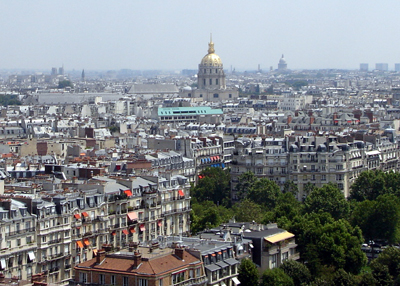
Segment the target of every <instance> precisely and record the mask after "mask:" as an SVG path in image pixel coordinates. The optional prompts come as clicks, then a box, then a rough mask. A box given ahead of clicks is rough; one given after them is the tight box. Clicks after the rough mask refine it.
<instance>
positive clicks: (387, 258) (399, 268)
mask: <svg viewBox="0 0 400 286" xmlns="http://www.w3.org/2000/svg"><path fill="white" fill-rule="evenodd" d="M377 264H381V265H385V266H386V267H387V268H388V271H389V274H390V275H391V276H392V277H398V276H399V275H400V249H398V248H396V247H388V248H386V249H385V250H384V251H383V252H382V253H381V254H379V256H378V258H376V259H374V260H373V261H372V262H371V268H372V269H375V268H378V267H377Z"/></svg>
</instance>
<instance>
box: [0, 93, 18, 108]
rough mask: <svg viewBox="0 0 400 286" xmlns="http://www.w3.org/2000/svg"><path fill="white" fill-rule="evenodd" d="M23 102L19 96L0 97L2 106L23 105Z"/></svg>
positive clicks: (4, 95) (7, 95) (2, 95)
mask: <svg viewBox="0 0 400 286" xmlns="http://www.w3.org/2000/svg"><path fill="white" fill-rule="evenodd" d="M21 104H22V102H21V101H20V100H19V98H18V96H17V95H15V94H1V95H0V105H1V106H8V105H21Z"/></svg>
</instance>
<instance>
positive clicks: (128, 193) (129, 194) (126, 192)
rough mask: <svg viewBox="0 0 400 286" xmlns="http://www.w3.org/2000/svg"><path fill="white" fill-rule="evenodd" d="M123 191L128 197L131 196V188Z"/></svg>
mask: <svg viewBox="0 0 400 286" xmlns="http://www.w3.org/2000/svg"><path fill="white" fill-rule="evenodd" d="M124 193H125V194H126V195H127V196H128V197H131V196H132V192H131V190H125V191H124Z"/></svg>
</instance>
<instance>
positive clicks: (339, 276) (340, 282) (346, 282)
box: [332, 269, 357, 286]
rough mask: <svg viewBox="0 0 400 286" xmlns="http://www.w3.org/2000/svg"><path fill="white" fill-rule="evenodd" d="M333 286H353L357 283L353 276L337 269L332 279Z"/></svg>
mask: <svg viewBox="0 0 400 286" xmlns="http://www.w3.org/2000/svg"><path fill="white" fill-rule="evenodd" d="M332 282H333V285H335V286H355V285H357V281H356V279H355V277H354V275H352V274H350V273H347V272H346V271H344V270H343V269H339V270H338V271H336V272H335V274H334V275H333V279H332Z"/></svg>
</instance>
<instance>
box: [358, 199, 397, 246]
mask: <svg viewBox="0 0 400 286" xmlns="http://www.w3.org/2000/svg"><path fill="white" fill-rule="evenodd" d="M351 221H352V224H353V225H358V226H359V227H360V228H361V230H362V232H363V235H364V237H365V238H366V240H375V239H384V240H387V241H388V242H389V243H398V242H400V229H399V226H400V205H399V199H398V198H397V197H396V196H395V195H393V194H385V195H381V196H379V197H377V199H376V200H374V201H369V200H365V201H362V202H359V203H358V204H356V205H355V207H354V210H353V213H352V218H351Z"/></svg>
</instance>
